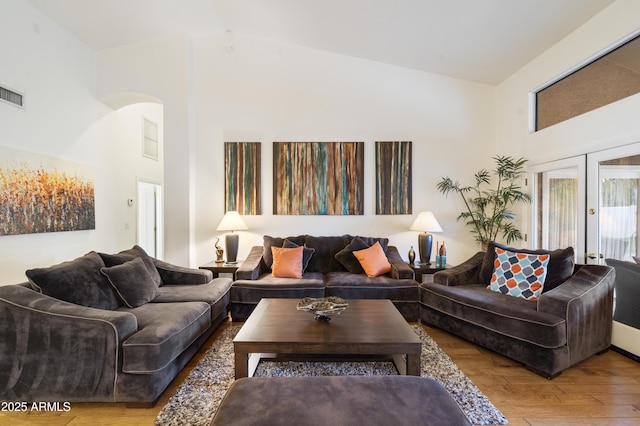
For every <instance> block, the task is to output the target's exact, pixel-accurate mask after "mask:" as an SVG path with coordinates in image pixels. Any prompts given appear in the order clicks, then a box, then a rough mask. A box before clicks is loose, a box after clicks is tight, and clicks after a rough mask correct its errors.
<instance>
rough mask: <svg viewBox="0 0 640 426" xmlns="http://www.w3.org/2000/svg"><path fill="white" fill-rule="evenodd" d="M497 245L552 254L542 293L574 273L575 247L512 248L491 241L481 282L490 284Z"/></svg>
mask: <svg viewBox="0 0 640 426" xmlns="http://www.w3.org/2000/svg"><path fill="white" fill-rule="evenodd" d="M496 247H498V248H501V249H503V250H508V251H512V252H519V253H527V254H550V255H551V257H550V258H549V264H548V265H547V277H546V279H545V281H544V290H542V293H545V292H547V291H549V290H553V289H554V288H556V287H558V286H559V285H560V284H562V283H563V282H565V281H566V280H568V279H569V277H571V275H572V274H573V269H574V266H575V264H574V250H573V247H567V248H564V249H557V250H553V251H551V250H542V249H539V250H528V249H517V248H512V247H508V246H505V245H503V244H500V243H496V242H495V241H490V242H489V244H488V246H487V251H486V253H485V255H484V259H483V260H482V265H481V266H480V275H479V280H480V284H486V285H489V283H490V282H491V275H492V274H493V269H494V261H495V256H496V253H495V252H496V250H495V249H496Z"/></svg>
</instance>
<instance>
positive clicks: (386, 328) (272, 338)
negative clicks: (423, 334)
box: [233, 299, 422, 354]
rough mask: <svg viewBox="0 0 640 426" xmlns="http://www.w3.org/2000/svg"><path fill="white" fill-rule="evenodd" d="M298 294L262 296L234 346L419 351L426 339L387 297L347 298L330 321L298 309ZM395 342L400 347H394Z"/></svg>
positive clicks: (278, 349) (244, 349) (279, 350)
mask: <svg viewBox="0 0 640 426" xmlns="http://www.w3.org/2000/svg"><path fill="white" fill-rule="evenodd" d="M298 302H299V300H298V299H262V300H261V301H260V303H258V306H257V307H256V308H255V310H254V311H253V312H252V313H251V315H250V316H249V318H248V319H247V321H246V322H245V323H244V325H243V326H242V328H241V329H240V331H239V332H238V334H237V335H236V337H235V339H233V342H234V348H235V350H236V351H238V350H240V351H242V352H255V351H258V350H260V351H263V352H264V351H273V352H277V353H299V352H303V353H326V354H329V353H345V354H346V353H353V354H365V353H370V354H378V353H387V354H388V353H415V352H417V353H419V352H420V348H421V344H422V342H421V341H420V338H419V337H418V336H417V334H416V333H415V332H414V331H413V330H412V329H411V327H410V326H409V324H408V323H407V321H406V320H405V319H404V318H403V317H402V315H401V314H400V312H398V310H397V309H396V307H395V306H394V305H393V303H391V301H389V300H348V301H347V302H348V303H349V307H348V308H347V309H346V310H345V311H344V312H343V313H342V314H340V315H336V316H334V317H332V319H331V321H327V322H324V321H317V320H315V319H314V318H313V317H314V314H313V313H311V312H305V311H298V310H297V309H296V306H297V304H298ZM394 347H396V348H397V349H398V351H397V352H394Z"/></svg>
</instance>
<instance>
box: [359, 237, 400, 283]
mask: <svg viewBox="0 0 640 426" xmlns="http://www.w3.org/2000/svg"><path fill="white" fill-rule="evenodd" d="M353 255H354V256H355V257H356V259H358V262H360V265H361V266H362V269H364V272H365V273H366V274H367V276H368V277H377V276H378V275H382V274H386V273H387V272H390V271H391V264H390V263H389V261H388V260H387V256H386V255H385V254H384V250H382V246H381V245H380V243H379V242H377V241H376V243H375V244H374V245H372V246H371V247H369V248H366V249H364V250H356V251H354V252H353Z"/></svg>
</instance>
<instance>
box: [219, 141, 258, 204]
mask: <svg viewBox="0 0 640 426" xmlns="http://www.w3.org/2000/svg"><path fill="white" fill-rule="evenodd" d="M260 150H261V144H260V142H225V143H224V169H225V187H224V194H225V210H224V211H225V213H226V212H227V211H237V212H238V213H240V214H241V215H258V214H262V207H261V205H260V161H261V158H260Z"/></svg>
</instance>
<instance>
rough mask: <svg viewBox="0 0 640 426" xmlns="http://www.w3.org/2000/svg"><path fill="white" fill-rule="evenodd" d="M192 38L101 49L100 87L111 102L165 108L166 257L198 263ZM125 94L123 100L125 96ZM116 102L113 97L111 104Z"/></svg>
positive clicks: (99, 53) (99, 65)
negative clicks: (151, 101)
mask: <svg viewBox="0 0 640 426" xmlns="http://www.w3.org/2000/svg"><path fill="white" fill-rule="evenodd" d="M190 43H191V42H190V39H189V37H187V36H184V37H176V38H174V39H170V40H158V41H153V42H148V43H140V44H134V45H128V46H123V47H120V48H115V49H110V50H105V51H101V52H98V53H97V55H96V58H97V77H96V79H97V82H96V87H97V89H96V91H97V97H98V98H99V99H104V100H105V101H108V102H110V104H112V105H113V104H114V103H115V104H117V103H126V102H127V101H129V100H130V99H129V98H127V96H126V95H127V94H134V95H132V96H131V97H130V98H133V99H139V98H140V97H141V95H142V96H148V97H152V98H155V99H158V100H159V102H162V104H163V107H164V113H163V123H164V158H165V169H164V173H165V185H164V192H165V199H164V201H165V211H164V221H165V258H166V259H167V260H168V261H171V262H175V263H178V264H181V265H188V264H193V262H192V261H191V260H190V259H192V258H193V256H194V255H193V248H192V246H191V244H190V241H191V240H192V238H193V233H194V226H193V220H192V215H193V203H194V196H193V194H192V193H191V191H192V188H193V186H194V184H193V173H194V166H193V161H194V160H193V155H194V154H193V153H194V149H193V148H190V146H192V145H193V134H194V130H193V129H192V127H193V120H192V118H190V116H192V115H193V112H192V106H191V104H190V96H191V94H192V93H193V90H192V89H191V88H190V86H189V85H190V82H189V80H190V77H189V72H190V71H189V70H190V68H191V65H190V63H191V52H190ZM123 98H124V101H123ZM111 101H114V103H112V102H111Z"/></svg>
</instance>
